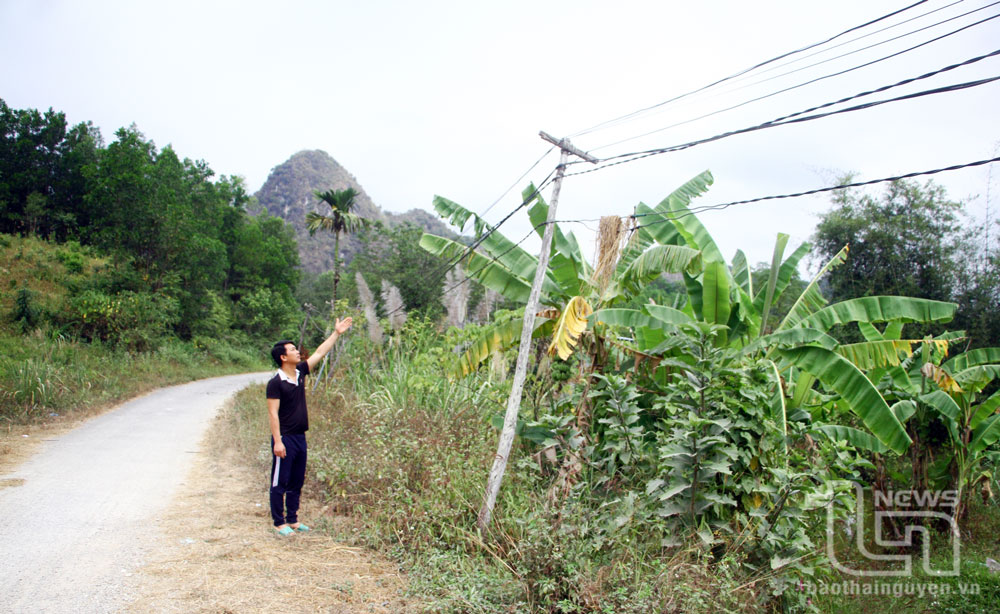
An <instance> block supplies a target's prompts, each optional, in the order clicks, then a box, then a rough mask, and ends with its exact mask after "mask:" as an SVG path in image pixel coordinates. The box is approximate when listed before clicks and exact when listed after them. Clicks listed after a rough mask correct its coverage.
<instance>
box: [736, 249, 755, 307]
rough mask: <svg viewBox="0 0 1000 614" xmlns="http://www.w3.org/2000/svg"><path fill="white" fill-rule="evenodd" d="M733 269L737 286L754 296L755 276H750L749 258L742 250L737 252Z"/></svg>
mask: <svg viewBox="0 0 1000 614" xmlns="http://www.w3.org/2000/svg"><path fill="white" fill-rule="evenodd" d="M731 269H732V272H733V280H735V281H736V284H737V285H738V286H739V287H740V288H743V291H744V292H746V293H747V294H749V295H750V296H753V276H752V275H751V274H750V265H749V264H747V256H746V254H744V253H743V250H742V249H738V250H736V255H735V256H733V263H732V265H731Z"/></svg>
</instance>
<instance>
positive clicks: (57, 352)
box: [0, 331, 266, 425]
mask: <svg viewBox="0 0 1000 614" xmlns="http://www.w3.org/2000/svg"><path fill="white" fill-rule="evenodd" d="M264 368H266V366H265V363H264V353H263V352H260V353H259V355H258V353H257V352H254V351H253V350H247V349H240V348H234V347H231V346H228V345H226V344H224V343H221V342H217V343H215V344H214V345H212V346H211V347H210V346H208V345H206V344H204V343H202V344H200V345H199V344H198V343H193V342H180V341H173V342H170V343H167V344H164V345H163V346H161V347H160V348H159V349H157V350H155V351H151V352H137V353H133V352H126V351H123V350H120V349H118V348H114V347H109V346H105V345H103V344H100V343H83V342H77V341H70V340H66V339H62V338H55V339H53V338H51V337H49V336H48V335H46V334H44V333H43V332H41V331H36V332H35V333H32V334H30V335H25V336H14V335H0V422H2V423H7V424H8V425H12V424H20V423H25V422H30V421H32V420H37V419H40V418H48V417H50V416H51V415H52V414H66V413H72V412H78V411H86V410H90V409H94V408H98V407H101V406H104V405H108V404H111V403H114V402H118V401H121V400H124V399H127V398H130V397H133V396H135V395H137V394H141V393H143V392H146V391H149V390H152V389H154V388H157V387H160V386H165V385H169V384H175V383H178V382H183V381H189V380H192V379H198V378H202V377H210V376H213V375H223V374H227V373H240V372H246V371H251V370H254V369H264Z"/></svg>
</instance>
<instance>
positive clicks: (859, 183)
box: [628, 156, 1000, 229]
mask: <svg viewBox="0 0 1000 614" xmlns="http://www.w3.org/2000/svg"><path fill="white" fill-rule="evenodd" d="M993 162H1000V156H997V157H995V158H988V159H985V160H977V161H975V162H967V163H965V164H955V165H953V166H946V167H943V168H936V169H934V170H929V171H917V172H913V173H906V174H904V175H896V176H894V177H883V178H881V179H871V180H869V181H854V182H851V183H845V184H841V185H835V186H829V187H825V188H816V189H814V190H807V191H805V192H795V193H794V194H779V195H774V196H760V197H758V198H750V199H747V200H737V201H732V202H728V203H721V204H718V205H703V206H699V207H691V208H689V209H688V210H687V211H685V212H684V213H682V214H680V215H677V216H672V217H671V216H670V215H669V214H668V213H663V212H659V211H654V212H651V213H634V214H632V215H630V216H628V217H629V218H633V219H638V218H641V217H646V216H650V215H658V216H662V217H664V218H666V219H662V220H657V221H655V222H649V223H647V224H641V223H640V224H639V225H638V226H636V227H635V228H636V229H639V228H648V227H650V226H655V225H657V224H664V223H666V222H670V221H671V220H675V219H679V218H682V217H685V216H688V215H694V214H696V213H702V212H705V211H720V210H722V209H728V208H729V207H732V206H735V205H747V204H750V203H758V202H763V201H768V200H780V199H785V198H799V197H802V196H811V195H813V194H821V193H823V192H833V191H836V190H846V189H849V188H859V187H863V186H868V185H874V184H876V183H886V182H889V181H901V180H903V179H912V178H913V177H922V176H926V175H936V174H938V173H946V172H949V171H957V170H961V169H964V168H972V167H975V166H983V165H985V164H991V163H993Z"/></svg>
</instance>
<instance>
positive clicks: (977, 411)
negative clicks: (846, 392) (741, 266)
mask: <svg viewBox="0 0 1000 614" xmlns="http://www.w3.org/2000/svg"><path fill="white" fill-rule="evenodd" d="M947 340H948V339H945V340H941V339H937V340H928V343H926V344H925V345H924V346H922V347H921V349H920V352H919V354H918V355H914V356H913V357H912V358H910V359H907V360H905V361H903V362H902V363H901V364H899V365H898V366H893V367H891V368H888V369H884V370H883V372H882V373H883V374H884V377H883V378H882V382H884V388H885V394H886V396H889V397H895V398H897V399H899V402H898V403H897V404H896V406H899V407H901V408H903V409H904V411H902V412H900V414H899V417H900V419H901V420H902V421H903V423H904V424H905V425H906V427H907V430H908V432H910V433H911V434H912V435H913V437H914V439H915V444H914V446H913V449H912V450H911V465H912V473H913V475H912V479H911V484H910V486H911V488H914V489H917V490H926V489H930V490H940V489H944V488H950V489H952V490H955V491H957V492H958V506H957V508H956V509H955V510H954V514H955V517H962V516H963V515H964V513H965V510H966V509H967V508H968V499H969V496H970V495H971V494H972V492H973V489H974V488H975V487H976V486H977V485H980V484H984V485H985V488H984V492H986V493H987V494H989V493H990V491H989V488H988V486H989V482H990V481H991V480H992V476H991V474H990V473H989V471H987V470H985V469H984V468H983V466H982V465H983V461H984V460H986V459H988V458H992V459H993V461H994V462H998V461H1000V451H998V450H997V449H996V446H995V444H996V442H997V441H998V440H1000V413H998V412H1000V391H997V392H994V393H993V394H991V395H989V396H986V395H984V394H983V390H984V389H986V388H987V386H989V385H990V384H991V383H992V382H993V381H994V380H996V379H997V378H1000V348H982V349H978V350H972V351H970V352H966V353H964V354H959V355H958V356H954V357H952V358H950V359H949V358H947V351H946V347H945V346H944V345H943V344H942V341H947ZM935 421H936V422H938V423H940V424H941V425H943V426H944V429H945V430H946V432H947V436H946V439H945V445H944V447H943V449H941V448H940V447H939V446H935V445H932V444H931V443H930V442H929V441H928V439H929V428H930V425H931V424H932V423H934V422H935Z"/></svg>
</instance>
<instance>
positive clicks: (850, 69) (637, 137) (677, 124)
mask: <svg viewBox="0 0 1000 614" xmlns="http://www.w3.org/2000/svg"><path fill="white" fill-rule="evenodd" d="M996 4H1000V0H998V1H997V2H994V3H993V4H990V5H988V6H987V7H982V8H988V7H989V6H994V5H996ZM982 8H979V9H976V10H977V11H979V10H982ZM971 12H975V11H970V13H971ZM967 14H968V13H966V15H967ZM962 16H964V15H959V17H962ZM997 17H1000V13H998V14H996V15H993V16H992V17H987V18H986V19H982V20H980V21H977V22H975V23H972V24H969V25H966V26H962V27H961V28H958V29H957V30H952V31H951V32H948V33H947V34H942V35H941V36H938V37H936V38H932V39H931V40H929V41H925V42H922V43H920V44H918V45H914V46H912V47H909V48H907V49H903V50H902V51H897V52H895V53H892V54H889V55H887V56H884V57H881V58H878V59H877V60H872V61H870V62H866V63H864V64H860V65H858V66H853V67H851V68H847V69H844V70H841V71H837V72H834V73H830V74H828V75H823V76H822V77H816V78H815V79H810V80H809V81H806V82H804V83H799V84H797V85H792V86H789V87H786V88H784V89H781V90H778V91H776V92H771V93H769V94H764V95H763V96H758V97H757V98H752V99H750V100H747V101H744V102H741V103H738V104H735V105H733V106H730V107H726V108H725V109H719V110H717V111H713V112H711V113H706V114H704V115H700V116H698V117H695V118H693V119H688V120H684V121H681V122H677V123H674V124H671V125H669V126H664V127H663V128H657V129H655V130H650V131H649V132H644V133H642V134H638V135H635V136H630V137H628V138H624V139H621V140H619V141H615V142H614V143H609V144H607V145H601V146H600V147H594V148H591V151H597V150H600V149H606V148H608V147H614V146H615V145H621V144H622V143H627V142H628V141H634V140H636V139H640V138H643V137H646V136H650V135H652V134H656V133H658V132H663V131H664V130H669V129H670V128H676V127H677V126H683V125H684V124H689V123H691V122H695V121H698V120H700V119H704V118H706V117H711V116H713V115H718V114H719V113H724V112H726V111H731V110H733V109H737V108H739V107H742V106H745V105H748V104H750V103H753V102H757V101H759V100H764V99H765V98H770V97H772V96H777V95H778V94H784V93H785V92H790V91H792V90H795V89H798V88H800V87H805V86H807V85H812V84H813V83H817V82H819V81H823V80H824V79H829V78H831V77H839V76H841V75H844V74H847V73H849V72H853V71H855V70H858V69H861V68H866V67H868V66H872V65H873V64H877V63H879V62H883V61H885V60H888V59H891V58H894V57H896V56H899V55H902V54H904V53H909V52H910V51H913V50H915V49H919V48H920V47H924V46H926V45H929V44H931V43H934V42H937V41H939V40H942V39H944V38H947V37H949V36H952V35H954V34H958V33H959V32H962V31H963V30H967V29H969V28H972V27H975V26H978V25H980V24H983V23H986V22H987V21H990V20H993V19H996V18H997ZM952 19H957V17H956V18H952ZM949 21H950V20H949ZM940 23H944V22H940ZM934 25H939V24H934ZM928 27H932V26H928ZM886 42H887V41H886ZM879 44H881V43H879ZM872 46H874V45H872ZM867 48H868V47H866V48H865V49H867ZM859 51H862V50H860V49H859ZM851 53H854V52H851ZM845 55H847V54H845ZM839 57H843V56H837V58H839ZM837 58H831V59H837ZM824 61H829V60H824ZM816 65H817V64H812V65H810V66H806V67H804V68H800V69H798V70H805V69H806V68H811V67H812V66H816ZM792 72H797V71H791V72H788V73H785V75H788V74H791V73H792ZM941 72H943V71H941ZM785 75H778V77H780V76H785ZM778 77H771V78H770V79H776V78H778ZM770 79H765V81H768V80H770ZM758 83H763V81H760V82H758ZM753 85H757V84H756V83H755V84H753Z"/></svg>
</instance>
